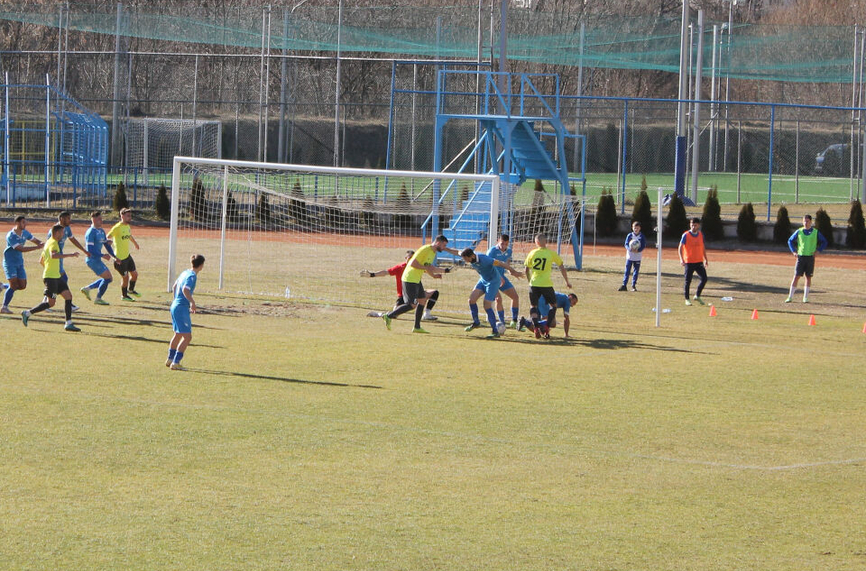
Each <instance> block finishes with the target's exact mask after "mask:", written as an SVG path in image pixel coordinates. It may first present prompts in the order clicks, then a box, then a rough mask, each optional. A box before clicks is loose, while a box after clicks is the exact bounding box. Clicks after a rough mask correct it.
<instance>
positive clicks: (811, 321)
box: [809, 315, 815, 325]
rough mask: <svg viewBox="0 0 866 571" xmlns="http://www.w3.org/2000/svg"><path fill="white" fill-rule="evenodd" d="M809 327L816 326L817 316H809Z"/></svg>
mask: <svg viewBox="0 0 866 571" xmlns="http://www.w3.org/2000/svg"><path fill="white" fill-rule="evenodd" d="M809 325H815V316H814V315H810V316H809Z"/></svg>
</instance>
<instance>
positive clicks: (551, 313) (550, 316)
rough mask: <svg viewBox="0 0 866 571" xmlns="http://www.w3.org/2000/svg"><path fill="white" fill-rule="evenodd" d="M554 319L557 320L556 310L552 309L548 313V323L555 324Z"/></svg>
mask: <svg viewBox="0 0 866 571" xmlns="http://www.w3.org/2000/svg"><path fill="white" fill-rule="evenodd" d="M554 319H556V309H555V308H550V311H548V312H547V322H548V323H553V320H554Z"/></svg>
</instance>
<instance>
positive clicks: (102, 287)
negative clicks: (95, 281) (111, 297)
mask: <svg viewBox="0 0 866 571" xmlns="http://www.w3.org/2000/svg"><path fill="white" fill-rule="evenodd" d="M99 281H100V284H99V292H98V293H97V294H96V297H99V298H101V297H102V296H103V294H105V290H107V289H108V284H110V283H111V280H106V279H101V280H99Z"/></svg>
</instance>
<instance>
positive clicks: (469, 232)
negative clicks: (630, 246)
mask: <svg viewBox="0 0 866 571" xmlns="http://www.w3.org/2000/svg"><path fill="white" fill-rule="evenodd" d="M450 73H467V72H453V71H448V72H445V71H443V72H440V78H439V88H438V91H437V94H438V95H437V114H436V140H435V149H434V170H435V171H441V170H442V160H443V157H442V133H443V129H444V127H445V124H446V123H448V122H449V121H452V120H456V119H463V120H471V121H476V122H477V123H478V125H479V132H480V136H479V140H478V141H477V142H476V144H475V148H474V149H473V150H472V152H471V153H470V155H469V157H468V158H467V159H466V161H465V162H464V163H463V166H461V167H460V169H459V171H458V172H464V170H465V169H466V168H467V167H468V166H469V165H470V164H472V163H473V162H474V163H475V164H476V165H477V166H478V167H480V168H479V171H480V172H486V173H488V174H495V175H498V176H499V177H500V179H501V180H502V181H503V182H505V183H509V184H510V185H516V186H519V185H521V184H523V183H524V182H525V181H526V180H528V179H541V180H553V181H556V182H557V183H559V185H560V188H561V190H562V192H564V193H568V192H569V191H570V185H569V182H570V179H569V174H568V168H567V165H566V163H565V159H564V157H565V146H564V140H565V138H566V137H567V136H570V135H568V133H567V131H566V129H565V128H564V126H563V124H562V121H561V120H560V118H559V87H558V86H559V82H558V78H556V85H557V90H556V93H555V94H554V95H546V96H545V95H541V94H540V93H539V92H538V90H537V89H536V88H535V86H534V85H533V82H532V78H533V77H535V76H536V75H534V74H520V75H514V76H511V75H509V74H498V73H492V72H482V73H481V74H482V75H483V76H485V78H486V81H485V92H484V94H483V105H482V107H483V108H482V109H481V111H480V113H475V112H473V113H468V114H461V113H447V112H444V109H445V108H446V107H447V103H446V102H445V98H446V96H447V92H446V91H445V90H444V88H443V87H444V85H445V77H446V74H450ZM471 73H477V72H471ZM548 77H556V76H548ZM517 82H519V90H517V91H518V92H517V93H516V94H515V93H512V91H515V90H513V89H512V86H513V83H517ZM503 84H506V85H507V90H506V91H503V90H502V89H501V86H502V85H503ZM550 100H552V105H553V106H552V107H551V105H550V104H549V103H548V102H549V101H550ZM542 127H543V128H544V133H543V134H542ZM581 139H582V138H581ZM583 142H584V145H585V139H583ZM584 151H585V148H584ZM583 156H585V152H584V153H583ZM503 188H508V187H507V186H506V185H503ZM511 192H514V189H511ZM452 193H453V194H452ZM506 194H507V193H506ZM457 196H459V191H458V190H457V188H456V187H454V185H452V186H450V187H449V188H447V189H444V191H443V192H442V193H441V195H439V196H434V199H435V200H438V204H437V207H434V209H433V212H432V213H431V215H430V216H429V217H428V220H427V221H425V234H426V225H427V224H428V223H430V224H432V227H433V228H438V227H439V226H438V217H439V212H440V209H439V207H438V205H441V204H443V203H444V202H446V201H448V200H452V201H455V202H454V207H455V208H454V210H453V212H456V215H454V216H452V217H451V219H450V220H449V225H448V228H447V229H445V230H444V234H445V236H446V237H448V240H449V244H450V245H452V246H453V247H454V248H456V249H458V250H459V249H462V248H465V247H471V248H475V247H476V246H477V245H478V243H479V242H482V241H484V240H488V242H491V241H492V240H489V239H488V238H489V237H488V236H487V233H488V229H489V227H490V203H491V197H490V188H489V186H488V185H481V184H476V188H474V189H473V192H471V194H470V196H469V197H468V199H467V200H463V201H462V202H460V203H459V204H458V203H457V199H456V198H455V197H457ZM501 198H505V199H510V198H511V197H510V196H504V197H501ZM509 203H510V200H509ZM567 215H568V216H569V218H570V220H569V221H570V222H571V227H572V228H574V226H575V225H574V220H573V216H574V215H573V212H572V210H571V209H570V208H569V209H568V212H567ZM503 226H505V225H504V224H503ZM502 230H503V231H506V232H508V233H511V229H509V228H508V227H507V226H505V227H503V228H502ZM572 243H573V244H575V245H577V244H578V239H577V235H576V232H573V235H572ZM575 263H576V264H577V266H578V267H580V266H581V263H580V258H579V254H578V251H577V247H575Z"/></svg>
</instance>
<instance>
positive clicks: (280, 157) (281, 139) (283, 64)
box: [277, 8, 289, 163]
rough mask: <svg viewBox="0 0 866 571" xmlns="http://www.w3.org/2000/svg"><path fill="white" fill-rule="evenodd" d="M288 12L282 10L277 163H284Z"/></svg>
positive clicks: (284, 9)
mask: <svg viewBox="0 0 866 571" xmlns="http://www.w3.org/2000/svg"><path fill="white" fill-rule="evenodd" d="M288 37H289V10H288V9H287V8H283V38H282V40H283V49H282V50H281V51H282V55H283V59H282V61H280V123H279V129H278V134H277V162H278V163H284V162H286V73H288V60H287V58H286V56H287V55H288V45H287V42H286V38H288Z"/></svg>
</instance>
